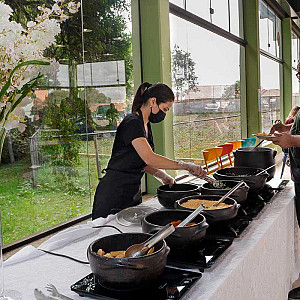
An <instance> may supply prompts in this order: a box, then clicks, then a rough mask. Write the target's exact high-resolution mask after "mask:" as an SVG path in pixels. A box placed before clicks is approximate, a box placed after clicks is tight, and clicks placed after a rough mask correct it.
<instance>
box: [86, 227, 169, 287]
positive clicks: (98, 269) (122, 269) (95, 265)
mask: <svg viewBox="0 0 300 300" xmlns="http://www.w3.org/2000/svg"><path fill="white" fill-rule="evenodd" d="M149 237H151V235H150V234H146V233H122V234H114V235H109V236H106V237H102V238H100V239H98V240H96V241H94V242H92V243H91V244H90V245H89V247H88V249H87V256H88V260H89V262H90V267H91V270H92V272H93V273H94V274H95V275H96V277H97V278H98V280H99V282H100V283H101V284H102V285H104V286H106V287H108V288H114V289H119V290H128V289H139V288H143V287H145V286H147V285H151V284H153V283H155V282H156V281H157V279H158V278H159V277H160V276H161V274H162V273H163V270H164V267H165V265H166V261H167V255H168V253H169V251H170V248H169V247H168V246H167V245H166V243H165V241H160V242H158V243H157V244H156V245H155V248H154V252H153V253H152V254H150V255H145V256H141V257H137V258H110V257H105V256H101V255H98V254H97V251H98V250H99V249H102V250H104V251H105V252H111V251H121V250H126V249H127V248H128V247H129V246H131V245H133V244H137V243H142V242H144V241H146V240H147V239H148V238H149Z"/></svg>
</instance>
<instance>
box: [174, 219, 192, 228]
mask: <svg viewBox="0 0 300 300" xmlns="http://www.w3.org/2000/svg"><path fill="white" fill-rule="evenodd" d="M181 222H182V220H178V221H173V222H171V223H172V224H173V226H174V227H177V226H178V225H179V224H180V223H181ZM193 225H196V223H195V222H189V223H187V224H186V225H184V227H187V226H193Z"/></svg>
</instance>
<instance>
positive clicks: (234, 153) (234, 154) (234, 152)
mask: <svg viewBox="0 0 300 300" xmlns="http://www.w3.org/2000/svg"><path fill="white" fill-rule="evenodd" d="M232 153H233V156H234V158H235V157H236V150H234V151H232Z"/></svg>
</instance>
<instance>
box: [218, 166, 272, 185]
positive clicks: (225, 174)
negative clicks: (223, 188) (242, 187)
mask: <svg viewBox="0 0 300 300" xmlns="http://www.w3.org/2000/svg"><path fill="white" fill-rule="evenodd" d="M236 169H251V170H256V171H257V173H259V172H261V171H264V172H263V173H261V174H260V175H256V174H257V173H256V174H250V175H249V174H248V175H243V174H235V175H231V174H227V173H222V170H236ZM225 172H226V171H225ZM214 174H216V175H217V176H227V177H231V178H236V177H239V178H241V180H240V181H242V180H244V179H242V178H247V177H256V176H257V177H258V178H259V177H260V176H261V177H265V176H266V175H268V176H267V177H269V176H270V174H269V173H268V172H267V171H265V170H264V169H262V168H254V167H240V166H236V167H230V168H225V169H219V170H217V171H216V172H214ZM222 180H226V179H222ZM246 183H247V182H246Z"/></svg>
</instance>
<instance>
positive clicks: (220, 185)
mask: <svg viewBox="0 0 300 300" xmlns="http://www.w3.org/2000/svg"><path fill="white" fill-rule="evenodd" d="M202 179H204V180H205V181H206V182H208V183H210V184H211V185H212V186H213V187H215V188H217V189H221V188H225V187H226V185H225V184H224V183H223V182H220V181H218V180H216V179H214V178H212V177H210V176H207V175H206V176H205V177H203V178H202Z"/></svg>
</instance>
